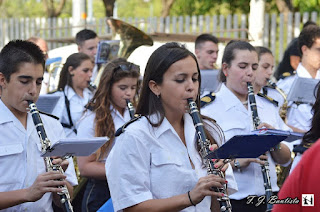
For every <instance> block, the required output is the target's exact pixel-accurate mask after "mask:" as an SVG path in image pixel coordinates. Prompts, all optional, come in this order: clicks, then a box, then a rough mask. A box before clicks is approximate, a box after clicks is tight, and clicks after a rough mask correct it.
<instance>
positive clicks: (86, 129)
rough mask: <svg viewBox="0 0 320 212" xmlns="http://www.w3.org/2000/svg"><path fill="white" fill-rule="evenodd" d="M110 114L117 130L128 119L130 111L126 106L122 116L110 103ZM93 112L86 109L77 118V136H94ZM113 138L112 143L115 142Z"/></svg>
mask: <svg viewBox="0 0 320 212" xmlns="http://www.w3.org/2000/svg"><path fill="white" fill-rule="evenodd" d="M110 110H111V116H112V119H113V124H114V129H115V131H117V129H119V128H120V127H122V126H123V125H124V124H125V123H127V122H128V121H130V119H131V118H130V113H129V110H128V109H127V108H126V109H125V111H124V114H123V116H122V115H121V114H120V113H119V111H118V110H116V109H115V108H114V107H113V106H112V105H111V106H110ZM95 117H96V114H95V112H92V111H91V110H87V111H86V113H85V114H84V115H83V117H82V118H81V119H80V120H79V125H78V134H77V138H92V137H95V127H96V123H95ZM116 139H117V138H115V139H114V140H113V145H114V143H115V142H116Z"/></svg>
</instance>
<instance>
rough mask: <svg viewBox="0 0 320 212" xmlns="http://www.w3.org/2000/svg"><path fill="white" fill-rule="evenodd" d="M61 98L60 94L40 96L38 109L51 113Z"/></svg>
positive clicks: (37, 103)
mask: <svg viewBox="0 0 320 212" xmlns="http://www.w3.org/2000/svg"><path fill="white" fill-rule="evenodd" d="M59 99H60V96H55V95H50V94H43V95H40V96H39V99H38V101H37V102H36V105H37V108H38V110H40V111H43V112H46V113H50V114H51V113H52V111H53V109H54V108H55V106H56V104H57V103H58V101H59Z"/></svg>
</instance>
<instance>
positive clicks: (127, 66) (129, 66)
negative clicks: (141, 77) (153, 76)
mask: <svg viewBox="0 0 320 212" xmlns="http://www.w3.org/2000/svg"><path fill="white" fill-rule="evenodd" d="M119 70H120V71H130V70H137V71H140V67H139V66H137V65H135V64H133V63H128V64H121V65H119V66H118V67H116V68H115V69H114V72H117V71H119Z"/></svg>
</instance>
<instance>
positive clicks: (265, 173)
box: [247, 82, 272, 211]
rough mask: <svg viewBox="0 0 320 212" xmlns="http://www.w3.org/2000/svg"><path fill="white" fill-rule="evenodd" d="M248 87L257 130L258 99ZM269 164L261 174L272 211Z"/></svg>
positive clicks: (262, 166) (250, 85) (268, 205)
mask: <svg viewBox="0 0 320 212" xmlns="http://www.w3.org/2000/svg"><path fill="white" fill-rule="evenodd" d="M247 86H248V100H249V104H250V108H251V116H252V121H253V127H254V129H255V130H256V129H257V128H258V126H259V125H260V123H261V121H260V118H259V116H258V110H257V104H256V98H255V96H254V92H253V87H252V84H251V83H250V82H247ZM269 171H270V169H269V162H268V160H265V161H264V164H263V165H261V172H262V176H263V182H264V188H265V192H266V201H267V210H266V211H271V210H272V204H269V203H268V201H269V199H270V198H271V196H272V188H271V181H270V174H269Z"/></svg>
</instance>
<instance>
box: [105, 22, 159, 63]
mask: <svg viewBox="0 0 320 212" xmlns="http://www.w3.org/2000/svg"><path fill="white" fill-rule="evenodd" d="M107 24H108V25H109V26H110V28H111V29H112V34H113V35H112V37H113V39H114V40H120V49H119V53H118V57H123V58H126V59H128V57H129V56H130V54H131V53H132V52H133V51H134V50H135V49H136V48H138V47H139V46H141V45H147V46H152V45H153V40H152V38H151V37H150V36H149V35H147V34H146V33H144V32H143V31H141V30H140V29H138V28H136V27H134V26H132V25H130V24H128V23H126V22H124V21H121V20H118V19H114V18H108V19H107Z"/></svg>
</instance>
